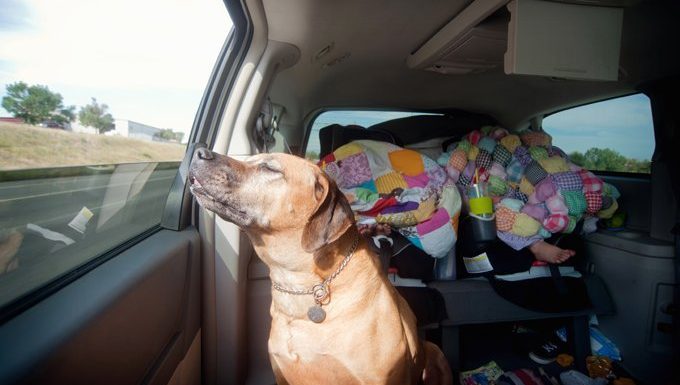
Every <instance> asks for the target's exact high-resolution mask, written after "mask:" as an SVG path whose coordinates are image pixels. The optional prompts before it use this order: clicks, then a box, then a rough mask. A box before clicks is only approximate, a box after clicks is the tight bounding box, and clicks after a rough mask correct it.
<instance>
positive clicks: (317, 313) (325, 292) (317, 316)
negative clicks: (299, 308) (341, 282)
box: [272, 235, 359, 323]
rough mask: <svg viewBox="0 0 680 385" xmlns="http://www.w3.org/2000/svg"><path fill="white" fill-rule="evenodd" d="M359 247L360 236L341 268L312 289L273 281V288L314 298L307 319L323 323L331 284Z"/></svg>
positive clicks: (355, 239) (356, 238)
mask: <svg viewBox="0 0 680 385" xmlns="http://www.w3.org/2000/svg"><path fill="white" fill-rule="evenodd" d="M357 245H359V235H357V236H356V237H355V238H354V243H352V247H350V248H349V252H348V253H347V255H346V256H345V259H343V260H342V262H341V263H340V266H338V269H337V270H335V271H334V272H333V274H331V275H330V276H328V278H326V279H324V280H323V281H322V282H320V283H317V284H316V285H314V286H312V288H311V289H307V290H293V289H287V288H285V287H283V286H281V285H280V284H278V283H277V282H274V281H272V287H273V288H274V289H276V290H278V291H280V292H282V293H286V294H292V295H311V296H312V297H313V298H314V305H313V306H312V307H310V308H309V310H307V318H309V319H310V320H311V321H312V322H315V323H321V322H323V321H324V320H325V319H326V311H325V310H323V309H322V308H321V306H322V305H327V304H328V303H329V302H330V293H331V291H330V290H331V288H330V283H331V281H332V280H334V279H335V277H337V276H338V274H340V272H341V271H342V270H343V269H344V268H345V266H347V263H349V260H350V259H352V255H354V251H355V250H356V248H357Z"/></svg>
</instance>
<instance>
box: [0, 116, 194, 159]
mask: <svg viewBox="0 0 680 385" xmlns="http://www.w3.org/2000/svg"><path fill="white" fill-rule="evenodd" d="M185 148H186V146H185V145H180V144H174V143H160V142H149V141H145V140H139V139H132V138H123V137H116V136H105V135H92V134H76V133H72V132H69V131H63V130H60V129H54V128H42V127H35V126H31V125H27V124H15V123H6V122H0V170H13V169H24V168H40V167H59V166H73V165H92V164H111V163H128V162H150V161H179V160H181V159H182V157H183V156H184V151H185Z"/></svg>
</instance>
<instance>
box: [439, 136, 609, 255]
mask: <svg viewBox="0 0 680 385" xmlns="http://www.w3.org/2000/svg"><path fill="white" fill-rule="evenodd" d="M437 162H438V163H439V164H440V165H442V166H444V167H445V168H446V171H447V174H448V175H449V176H450V177H451V179H453V180H454V181H455V182H456V184H457V185H458V186H459V187H460V189H461V191H465V187H466V186H468V185H469V184H470V183H472V180H473V179H474V178H475V173H477V175H478V176H477V177H478V178H479V180H480V181H482V182H487V183H488V188H489V193H490V195H491V196H492V198H493V200H494V203H495V212H496V227H497V230H498V235H499V237H500V238H501V239H503V240H505V241H506V242H508V243H516V244H527V243H531V242H524V243H523V242H522V241H521V240H522V239H532V238H538V239H540V238H548V237H550V236H551V235H552V234H554V233H570V232H572V231H573V230H574V228H575V227H576V223H577V222H578V221H579V220H580V219H581V218H583V217H584V216H597V217H599V218H609V217H611V216H612V215H613V214H614V212H615V211H616V210H617V208H618V204H617V202H616V199H617V198H618V197H619V192H618V191H617V190H616V188H615V187H614V186H612V185H609V184H607V183H604V182H603V181H602V180H601V179H599V178H598V177H596V176H595V175H594V174H593V173H591V172H590V171H588V170H585V169H583V168H581V167H580V166H578V165H575V164H573V163H571V162H570V161H569V158H568V157H567V155H566V154H565V153H564V152H563V151H562V150H560V149H559V148H558V147H555V146H553V145H552V138H551V137H550V135H548V134H546V133H543V132H533V131H532V132H526V133H523V134H520V135H513V134H510V133H509V132H508V131H507V130H505V129H503V128H498V127H484V128H482V129H481V130H476V131H473V132H471V133H469V134H468V135H466V136H465V138H463V140H461V141H460V142H457V143H454V144H452V145H451V146H449V148H448V149H447V151H446V152H445V153H443V154H442V155H441V157H440V158H439V159H438V160H437ZM518 238H519V242H517V239H518ZM513 240H514V241H513ZM511 246H512V245H511ZM515 248H520V247H515Z"/></svg>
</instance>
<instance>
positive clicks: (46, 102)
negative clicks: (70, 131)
mask: <svg viewBox="0 0 680 385" xmlns="http://www.w3.org/2000/svg"><path fill="white" fill-rule="evenodd" d="M5 90H6V92H7V95H6V96H4V97H3V98H2V107H3V108H4V109H5V110H7V112H9V113H10V114H12V115H14V117H15V118H21V119H23V120H24V121H25V122H26V123H28V124H38V123H42V122H45V121H54V122H57V123H59V124H62V125H63V124H66V123H69V122H72V121H73V120H74V119H75V114H74V111H75V106H68V107H64V104H63V99H62V97H61V95H60V94H58V93H55V92H52V91H50V89H49V88H47V86H41V85H32V86H29V85H28V84H26V83H24V82H16V83H12V84H8V85H7V87H6V88H5Z"/></svg>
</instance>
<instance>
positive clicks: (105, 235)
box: [0, 0, 231, 309]
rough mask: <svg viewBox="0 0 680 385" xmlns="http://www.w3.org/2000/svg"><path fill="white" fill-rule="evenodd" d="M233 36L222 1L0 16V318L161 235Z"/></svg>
mask: <svg viewBox="0 0 680 385" xmlns="http://www.w3.org/2000/svg"><path fill="white" fill-rule="evenodd" d="M230 30H231V21H230V19H229V15H228V13H227V10H226V8H225V6H224V3H223V2H222V1H220V0H198V1H194V2H182V1H159V0H142V1H136V0H120V1H106V0H92V1H87V2H82V1H76V0H64V1H60V2H58V3H56V2H49V1H47V2H45V1H14V0H12V1H9V2H6V3H5V4H4V5H3V10H2V16H1V17H0V41H2V44H0V99H1V101H2V104H1V106H2V108H0V309H2V308H3V307H4V306H6V305H7V304H9V303H10V302H12V301H14V300H17V299H19V298H21V297H22V296H24V295H27V294H29V293H31V292H32V291H34V290H36V289H38V288H40V287H42V286H43V285H45V284H48V283H50V282H52V281H54V280H56V279H58V278H59V277H61V276H64V275H65V274H68V273H69V272H70V271H73V270H74V269H77V268H78V267H80V266H83V265H84V264H86V263H87V262H89V261H91V260H93V259H95V258H97V257H99V256H101V255H104V254H105V253H107V252H109V251H111V250H113V249H115V248H117V247H118V246H121V245H123V244H125V243H126V242H128V241H129V240H131V239H133V238H135V237H137V236H139V235H142V234H145V233H146V232H147V231H149V230H152V229H154V228H156V226H158V224H159V223H160V220H161V216H162V213H163V209H164V206H165V201H166V198H167V195H168V192H169V189H170V186H171V184H172V181H173V179H174V177H175V175H176V173H177V169H178V167H179V162H180V161H181V160H182V158H183V157H184V153H185V151H186V142H187V140H188V138H189V134H190V130H191V127H192V124H193V119H194V116H195V115H196V110H197V108H198V106H199V104H200V102H201V97H202V95H203V90H204V89H205V86H206V83H207V81H208V80H209V78H210V74H211V70H212V68H213V66H214V63H215V60H216V58H217V57H218V55H219V53H220V49H221V48H222V46H223V44H224V41H225V38H226V37H227V35H228V33H229V31H230Z"/></svg>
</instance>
